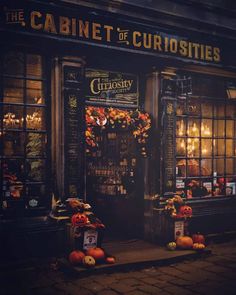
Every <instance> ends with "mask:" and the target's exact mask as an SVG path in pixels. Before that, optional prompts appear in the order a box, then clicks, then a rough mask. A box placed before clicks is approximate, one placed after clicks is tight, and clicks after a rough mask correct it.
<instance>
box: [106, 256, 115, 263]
mask: <svg viewBox="0 0 236 295" xmlns="http://www.w3.org/2000/svg"><path fill="white" fill-rule="evenodd" d="M115 262H116V260H115V257H112V256H109V257H107V258H106V263H108V264H114V263H115Z"/></svg>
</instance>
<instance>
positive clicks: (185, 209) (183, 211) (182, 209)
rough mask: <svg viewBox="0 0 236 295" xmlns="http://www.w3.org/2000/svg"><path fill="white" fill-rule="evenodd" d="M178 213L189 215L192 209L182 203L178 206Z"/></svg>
mask: <svg viewBox="0 0 236 295" xmlns="http://www.w3.org/2000/svg"><path fill="white" fill-rule="evenodd" d="M179 214H180V216H181V217H191V216H192V214H193V210H192V208H191V207H190V206H187V205H184V206H181V207H180V208H179Z"/></svg>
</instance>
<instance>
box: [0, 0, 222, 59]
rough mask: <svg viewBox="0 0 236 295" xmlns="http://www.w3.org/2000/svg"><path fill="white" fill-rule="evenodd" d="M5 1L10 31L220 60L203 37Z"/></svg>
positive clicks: (99, 15)
mask: <svg viewBox="0 0 236 295" xmlns="http://www.w3.org/2000/svg"><path fill="white" fill-rule="evenodd" d="M8 2H9V1H8ZM8 2H5V6H4V4H3V9H2V15H1V26H2V27H3V28H7V29H10V30H11V29H12V28H13V27H14V30H20V31H22V32H25V33H29V32H30V33H36V34H39V35H41V36H47V37H51V38H54V39H56V38H57V39H61V38H64V39H68V40H70V39H73V40H76V41H77V42H80V43H84V44H93V45H97V46H101V47H104V46H105V47H107V46H109V47H111V48H119V49H120V48H122V49H123V50H128V51H134V50H135V51H136V52H145V53H150V54H152V55H159V56H166V55H169V56H174V57H178V58H184V59H188V60H193V61H195V62H201V63H202V62H207V63H213V64H219V63H221V61H222V49H221V48H220V46H219V45H218V44H211V42H210V41H209V40H207V39H203V37H201V39H200V40H195V38H194V37H191V36H190V37H189V36H177V35H176V33H175V35H173V33H172V34H171V32H170V31H168V30H167V29H164V28H160V27H159V28H157V27H155V28H154V27H150V26H148V25H144V24H137V23H132V22H131V21H127V20H123V19H122V20H119V19H118V17H116V19H115V18H113V17H112V16H111V15H108V14H106V15H104V14H103V15H102V13H101V12H99V11H95V10H85V8H83V7H79V8H77V9H75V8H73V9H72V8H68V7H66V8H65V7H59V6H55V5H54V6H52V5H50V4H39V3H37V4H36V3H35V2H34V3H32V2H31V1H24V2H23V3H24V4H22V1H21V4H19V3H17V1H15V3H14V1H12V2H11V4H9V3H8ZM0 11H1V10H0ZM214 42H215V41H214Z"/></svg>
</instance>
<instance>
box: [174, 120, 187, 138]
mask: <svg viewBox="0 0 236 295" xmlns="http://www.w3.org/2000/svg"><path fill="white" fill-rule="evenodd" d="M176 135H177V136H185V135H186V121H185V120H184V119H177V120H176Z"/></svg>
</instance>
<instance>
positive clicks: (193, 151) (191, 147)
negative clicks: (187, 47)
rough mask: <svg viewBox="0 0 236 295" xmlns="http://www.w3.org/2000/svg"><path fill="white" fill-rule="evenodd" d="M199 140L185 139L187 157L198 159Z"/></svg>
mask: <svg viewBox="0 0 236 295" xmlns="http://www.w3.org/2000/svg"><path fill="white" fill-rule="evenodd" d="M199 155H200V153H199V139H198V138H188V139H187V156H188V157H199Z"/></svg>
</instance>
